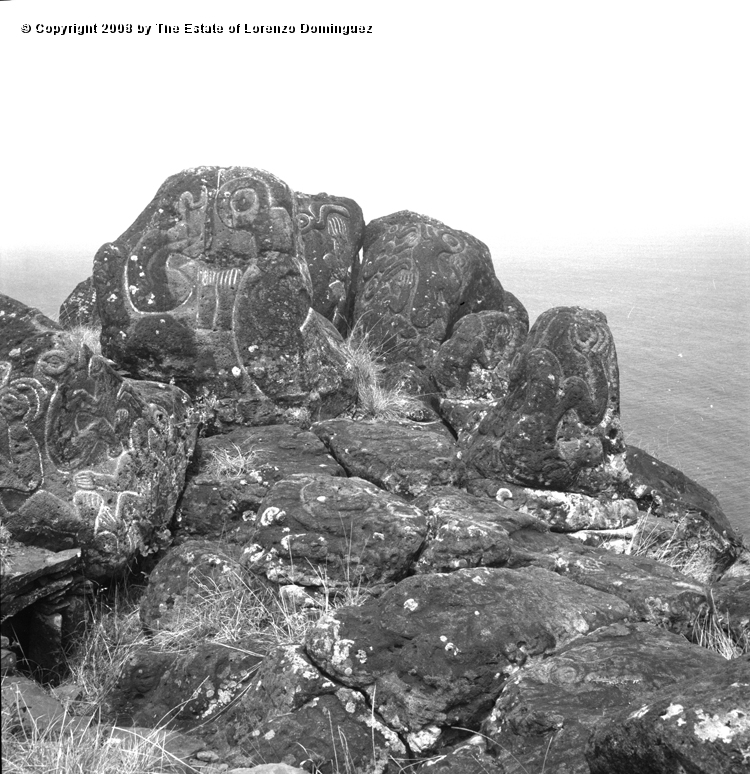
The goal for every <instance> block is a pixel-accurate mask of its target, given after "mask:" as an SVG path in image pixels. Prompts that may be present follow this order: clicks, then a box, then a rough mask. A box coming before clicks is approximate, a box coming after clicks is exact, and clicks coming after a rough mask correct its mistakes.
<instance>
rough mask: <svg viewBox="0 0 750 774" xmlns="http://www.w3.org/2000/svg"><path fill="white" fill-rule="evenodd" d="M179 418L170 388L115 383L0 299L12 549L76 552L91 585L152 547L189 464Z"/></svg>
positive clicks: (3, 475) (2, 463) (62, 336)
mask: <svg viewBox="0 0 750 774" xmlns="http://www.w3.org/2000/svg"><path fill="white" fill-rule="evenodd" d="M189 408H190V400H189V398H188V396H187V395H185V393H184V392H182V390H180V389H178V388H177V387H173V386H170V385H164V384H156V383H153V382H138V381H134V380H131V379H124V378H123V377H122V376H121V375H120V374H119V373H117V372H116V371H114V370H113V368H112V367H111V365H110V363H109V361H107V360H106V359H105V358H104V357H102V356H100V355H96V354H94V353H92V351H91V350H90V349H89V348H88V347H87V346H86V345H85V344H84V343H82V342H81V340H79V339H78V338H77V337H76V336H75V335H71V334H69V333H68V332H66V331H63V330H61V329H60V327H59V326H58V325H57V324H56V323H54V322H52V321H51V320H49V319H48V318H46V317H44V316H43V315H42V314H41V312H39V311H37V310H35V309H30V308H29V307H27V306H25V305H23V304H21V303H19V302H17V301H14V300H13V299H10V298H8V297H7V296H1V297H0V515H2V517H3V521H4V522H5V524H6V526H7V527H8V529H9V530H10V532H11V533H12V535H13V537H14V538H15V539H16V540H18V541H20V542H22V543H25V544H27V545H35V546H39V547H42V548H48V549H50V550H54V551H59V550H62V549H70V548H75V547H80V548H81V549H82V561H83V570H84V574H85V575H87V576H88V577H90V578H108V577H113V576H115V575H117V574H119V573H121V572H122V571H124V569H125V568H126V567H127V566H128V565H129V563H130V562H131V561H132V560H133V559H134V558H135V557H136V556H137V555H139V554H140V555H143V554H148V553H150V552H153V551H155V550H157V549H158V548H160V547H161V546H162V545H163V544H164V541H165V540H167V539H168V538H169V533H168V531H167V527H168V524H169V522H170V519H171V518H172V515H173V513H174V509H175V504H176V501H177V498H178V497H179V494H180V491H181V489H182V487H183V484H184V479H185V469H186V467H187V464H188V459H189V457H190V454H191V453H192V446H193V442H194V431H193V428H192V426H191V424H190V423H189V421H188V412H189Z"/></svg>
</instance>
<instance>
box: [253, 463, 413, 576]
mask: <svg viewBox="0 0 750 774" xmlns="http://www.w3.org/2000/svg"><path fill="white" fill-rule="evenodd" d="M250 520H251V522H252V523H253V524H254V526H255V529H256V531H255V534H254V541H255V542H254V543H253V544H252V545H249V546H246V547H245V549H244V553H243V564H244V566H246V567H247V568H248V569H250V570H252V571H253V572H258V573H262V574H264V575H265V576H266V577H267V578H268V579H269V580H272V581H275V582H284V583H296V584H301V585H305V586H326V585H328V583H331V584H333V585H342V584H346V585H355V586H356V585H357V584H359V583H365V584H371V583H387V582H394V581H396V580H400V579H401V578H402V577H404V575H406V574H407V572H408V571H409V570H410V569H411V567H412V565H413V563H414V561H415V560H416V557H417V554H418V553H419V551H420V549H421V548H422V545H423V543H424V541H425V538H426V536H427V518H426V517H425V515H424V514H423V513H422V511H420V510H419V508H416V507H414V506H413V505H410V504H409V503H407V502H406V501H405V500H404V499H403V498H401V497H399V496H398V495H394V494H391V493H390V492H385V491H383V490H382V489H378V488H377V487H376V486H375V485H373V484H371V483H370V482H369V481H365V480H364V479H361V478H356V477H353V478H336V477H333V476H326V475H309V474H308V475H297V476H292V477H291V478H288V479H285V480H283V481H279V482H278V483H276V484H275V485H274V486H273V488H272V489H271V490H270V491H269V493H268V494H267V495H266V497H265V498H264V499H263V502H262V503H261V506H260V509H259V510H258V514H257V515H253V516H252V517H251V519H250Z"/></svg>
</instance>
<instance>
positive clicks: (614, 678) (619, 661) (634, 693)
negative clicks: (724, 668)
mask: <svg viewBox="0 0 750 774" xmlns="http://www.w3.org/2000/svg"><path fill="white" fill-rule="evenodd" d="M722 662H723V659H722V658H721V656H719V655H718V654H716V653H713V652H711V651H709V650H706V649H705V648H700V647H698V646H696V645H691V644H690V643H688V642H686V641H685V640H684V638H682V637H680V636H678V635H675V634H671V633H670V632H666V631H664V630H663V629H660V628H658V627H655V626H652V625H650V624H644V623H637V624H622V623H618V624H613V625H612V626H607V627H603V628H601V629H598V630H597V631H595V632H592V633H591V634H589V635H587V636H585V637H581V638H580V639H577V640H575V641H574V642H572V643H569V644H568V645H566V646H564V647H563V648H561V649H560V651H558V652H557V653H555V654H554V655H553V656H551V657H549V658H547V659H544V660H542V661H539V662H537V663H535V664H533V665H531V666H529V667H527V668H526V669H523V670H521V671H520V672H518V673H517V674H516V675H514V676H513V678H511V680H510V681H509V682H508V684H507V685H506V686H505V687H504V688H503V691H502V693H501V695H500V696H499V698H498V700H497V702H496V703H495V707H494V709H493V711H492V713H491V714H490V716H489V717H488V719H487V720H486V721H485V722H484V723H483V724H482V733H483V734H484V735H485V736H486V737H487V739H488V742H489V745H488V746H489V748H490V750H491V751H492V752H494V753H495V755H497V759H498V761H499V762H500V763H502V765H503V766H505V767H507V769H505V770H507V771H508V772H517V771H518V772H521V771H523V770H524V767H525V769H527V770H528V771H541V770H542V768H543V767H544V768H545V770H547V771H555V772H558V771H559V772H566V773H567V774H588V771H589V769H588V764H587V763H586V760H585V757H584V750H585V747H586V741H587V739H588V737H589V736H590V734H591V731H592V730H593V729H594V728H596V727H597V726H599V725H600V724H601V723H602V719H603V718H607V717H612V716H613V714H614V713H616V712H618V711H619V710H621V709H624V708H627V707H631V706H633V702H635V701H637V700H638V697H641V696H643V695H644V694H646V693H648V692H650V691H653V690H656V689H658V688H661V687H663V686H666V685H670V684H672V683H675V682H677V681H679V680H682V679H685V678H687V677H698V676H699V675H701V674H702V673H703V672H704V671H705V670H707V669H709V670H710V669H713V668H716V667H717V666H719V665H720V664H721V663H722ZM545 759H546V764H545V763H544V761H545ZM633 770H635V769H633Z"/></svg>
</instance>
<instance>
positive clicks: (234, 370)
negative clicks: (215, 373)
mask: <svg viewBox="0 0 750 774" xmlns="http://www.w3.org/2000/svg"><path fill="white" fill-rule="evenodd" d="M232 376H234V377H235V379H239V378H240V376H242V369H241V368H240V367H239V366H232Z"/></svg>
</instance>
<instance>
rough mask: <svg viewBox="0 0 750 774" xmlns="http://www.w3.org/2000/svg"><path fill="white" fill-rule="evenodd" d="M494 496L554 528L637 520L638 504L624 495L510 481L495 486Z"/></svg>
mask: <svg viewBox="0 0 750 774" xmlns="http://www.w3.org/2000/svg"><path fill="white" fill-rule="evenodd" d="M495 488H496V492H495V493H494V495H493V496H494V497H495V498H496V499H497V500H498V501H499V502H501V503H502V504H503V505H505V506H506V507H508V508H513V509H514V510H518V511H521V512H523V513H528V514H531V515H532V516H536V517H537V518H538V519H541V520H542V521H545V522H546V523H547V524H549V526H550V529H553V530H555V531H556V532H578V531H579V530H583V529H622V528H623V527H628V526H630V525H631V524H635V522H636V521H637V520H638V516H639V512H638V505H637V504H636V502H635V501H634V500H631V499H630V498H627V497H611V496H599V497H592V496H591V495H585V494H581V493H580V492H555V491H552V490H549V489H529V488H527V487H522V486H514V485H513V484H505V483H504V484H501V485H499V486H496V487H495Z"/></svg>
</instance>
